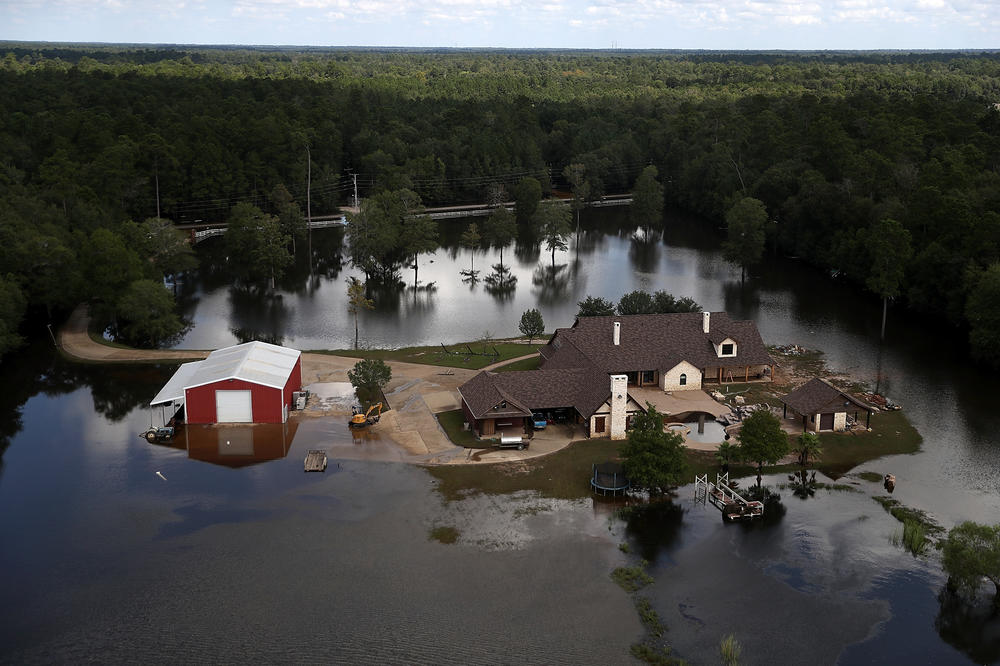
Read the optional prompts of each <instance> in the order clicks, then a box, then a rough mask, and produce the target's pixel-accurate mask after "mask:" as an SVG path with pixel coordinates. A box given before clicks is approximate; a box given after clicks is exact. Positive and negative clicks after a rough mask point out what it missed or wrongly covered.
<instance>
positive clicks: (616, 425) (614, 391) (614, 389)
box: [611, 375, 628, 439]
mask: <svg viewBox="0 0 1000 666" xmlns="http://www.w3.org/2000/svg"><path fill="white" fill-rule="evenodd" d="M627 406H628V376H627V375H611V439H625V419H626V418H627V417H628V412H627V411H626V409H625V408H626V407H627Z"/></svg>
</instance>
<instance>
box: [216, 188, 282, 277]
mask: <svg viewBox="0 0 1000 666" xmlns="http://www.w3.org/2000/svg"><path fill="white" fill-rule="evenodd" d="M225 243H226V254H227V255H228V258H229V265H230V267H231V269H232V271H233V273H234V274H235V277H236V279H237V280H240V281H242V282H244V283H245V284H258V285H259V284H261V283H265V282H269V283H270V286H271V289H274V281H275V280H276V279H278V278H280V277H281V276H282V275H284V272H285V268H287V267H288V265H289V264H291V263H292V255H291V254H290V253H289V252H288V236H286V235H285V234H284V233H283V232H282V231H281V226H280V225H279V224H278V220H277V218H275V217H274V216H273V215H268V214H266V213H264V212H263V211H262V210H261V209H259V208H257V207H256V206H254V205H253V204H249V203H240V204H236V205H235V206H234V207H233V211H232V213H230V215H229V222H228V223H227V225H226V235H225Z"/></svg>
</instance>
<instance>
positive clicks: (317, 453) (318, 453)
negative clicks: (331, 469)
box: [305, 449, 326, 472]
mask: <svg viewBox="0 0 1000 666" xmlns="http://www.w3.org/2000/svg"><path fill="white" fill-rule="evenodd" d="M305 471H307V472H325V471H326V451H323V450H320V449H313V450H311V451H309V453H307V454H306V462H305Z"/></svg>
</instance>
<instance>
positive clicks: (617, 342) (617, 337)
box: [615, 321, 622, 347]
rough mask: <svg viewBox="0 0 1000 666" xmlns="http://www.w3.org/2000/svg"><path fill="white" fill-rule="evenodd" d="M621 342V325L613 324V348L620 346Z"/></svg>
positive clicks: (619, 323) (617, 322) (618, 323)
mask: <svg viewBox="0 0 1000 666" xmlns="http://www.w3.org/2000/svg"><path fill="white" fill-rule="evenodd" d="M621 341H622V323H621V322H620V321H616V322H615V346H616V347H617V346H618V345H620V344H621Z"/></svg>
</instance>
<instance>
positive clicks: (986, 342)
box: [965, 263, 1000, 367]
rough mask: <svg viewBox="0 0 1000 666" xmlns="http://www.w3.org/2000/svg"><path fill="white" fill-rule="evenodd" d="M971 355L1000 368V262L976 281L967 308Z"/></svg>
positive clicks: (966, 315)
mask: <svg viewBox="0 0 1000 666" xmlns="http://www.w3.org/2000/svg"><path fill="white" fill-rule="evenodd" d="M965 317H966V319H968V321H969V344H970V345H971V347H972V355H973V356H975V357H976V358H977V359H978V360H980V361H985V362H986V363H989V364H990V365H992V366H993V367H1000V263H995V264H992V265H991V266H990V267H989V268H987V269H986V270H985V271H983V272H982V273H981V274H980V275H979V276H978V278H977V279H976V280H975V284H974V286H973V287H972V289H971V291H970V292H969V298H968V300H967V301H966V305H965Z"/></svg>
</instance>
